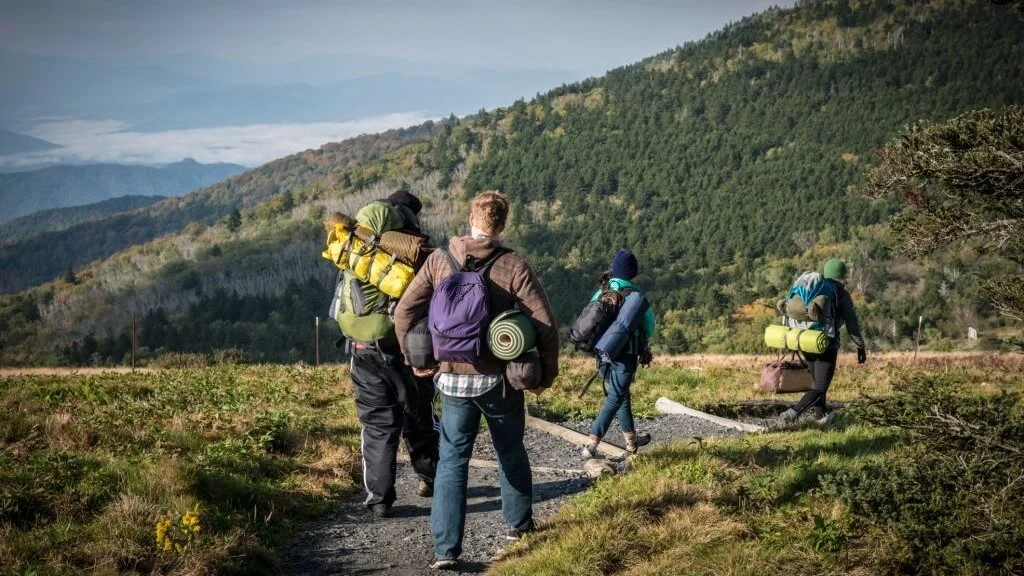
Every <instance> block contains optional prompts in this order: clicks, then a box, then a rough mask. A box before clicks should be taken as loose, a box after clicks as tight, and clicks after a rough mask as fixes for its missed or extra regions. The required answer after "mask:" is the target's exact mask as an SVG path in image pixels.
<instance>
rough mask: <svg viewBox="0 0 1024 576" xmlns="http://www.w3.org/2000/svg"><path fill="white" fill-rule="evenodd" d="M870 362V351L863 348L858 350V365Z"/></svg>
mask: <svg viewBox="0 0 1024 576" xmlns="http://www.w3.org/2000/svg"><path fill="white" fill-rule="evenodd" d="M867 360H868V351H867V350H865V349H863V348H857V364H863V363H865V362H867Z"/></svg>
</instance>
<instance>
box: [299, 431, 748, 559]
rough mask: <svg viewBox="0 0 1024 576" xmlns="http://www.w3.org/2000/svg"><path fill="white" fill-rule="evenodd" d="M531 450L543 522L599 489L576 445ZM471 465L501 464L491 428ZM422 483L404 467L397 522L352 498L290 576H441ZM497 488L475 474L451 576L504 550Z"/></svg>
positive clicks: (531, 445)
mask: <svg viewBox="0 0 1024 576" xmlns="http://www.w3.org/2000/svg"><path fill="white" fill-rule="evenodd" d="M560 424H562V425H563V426H566V427H568V428H572V429H574V430H578V431H581V432H584V433H586V431H587V427H588V426H589V422H562V423H560ZM616 426H617V424H615V423H613V428H612V432H609V434H608V436H607V437H606V440H607V441H609V442H610V443H612V444H616V445H619V446H622V445H623V442H622V436H621V434H619V432H618V428H617V427H616ZM637 429H638V430H641V431H647V432H650V433H651V436H652V439H653V440H652V445H655V446H656V445H659V444H664V443H667V442H669V441H671V440H672V439H682V438H688V437H694V436H699V437H710V436H738V435H739V434H740V432H738V431H736V430H729V429H726V428H722V427H720V426H717V425H715V424H712V423H710V422H705V421H703V420H699V419H696V418H690V417H688V416H674V415H673V416H662V417H660V418H655V419H643V420H640V419H638V420H637ZM526 448H527V450H528V451H529V453H530V464H531V465H532V466H534V467H546V468H551V469H553V470H550V471H547V472H545V473H537V472H534V474H533V483H534V506H533V513H534V517H535V518H537V519H539V520H543V519H544V518H546V517H549V516H551V515H552V514H553V513H554V512H555V511H556V510H558V508H559V507H560V506H561V505H562V503H563V502H564V501H565V500H566V498H568V497H570V496H572V495H573V494H577V493H579V492H582V491H583V490H586V489H587V488H588V487H590V485H591V483H592V482H593V481H592V480H591V479H590V478H588V477H586V476H585V475H583V474H582V473H580V472H573V470H577V471H578V470H579V469H581V468H582V465H583V462H582V459H581V457H580V449H579V447H578V446H576V445H574V444H572V443H570V442H567V441H565V440H562V439H561V438H557V437H554V436H552V435H550V434H546V433H543V432H539V431H537V430H533V429H527V431H526ZM473 458H477V459H482V460H491V461H493V460H495V454H494V449H493V448H492V447H491V441H490V435H489V434H488V433H487V431H486V429H481V431H480V435H479V436H478V438H477V443H476V447H475V449H474V452H473ZM561 470H564V471H565V472H560V471H561ZM416 482H417V478H416V475H415V474H414V473H413V471H412V468H411V467H410V466H409V465H408V464H401V463H400V464H399V466H398V479H397V485H396V490H397V491H398V501H397V502H395V505H394V507H393V508H392V513H393V516H392V517H390V518H386V519H383V520H377V519H374V518H373V517H372V516H371V515H370V513H369V512H368V511H367V510H366V508H365V507H364V506H363V505H362V495H361V494H360V495H358V496H356V497H353V498H352V499H350V500H348V501H346V502H344V503H343V504H342V505H341V507H340V508H339V510H338V511H337V512H336V513H335V514H333V515H332V516H331V517H329V518H326V519H324V520H321V521H319V522H317V523H315V524H313V525H312V526H311V527H310V528H309V529H308V530H306V531H305V532H304V533H302V534H301V535H300V536H299V537H298V538H296V539H295V540H294V541H293V542H292V544H291V546H290V547H289V548H288V550H287V551H286V552H285V563H284V571H285V573H286V574H298V575H309V576H313V575H326V574H343V575H369V574H376V575H384V574H395V575H399V576H419V575H427V574H438V572H435V571H432V570H430V569H428V567H427V566H428V564H429V563H430V561H431V560H432V559H433V539H432V538H431V535H430V499H429V498H420V497H419V496H417V495H416ZM498 485H499V479H498V470H496V469H488V468H470V471H469V500H468V503H467V510H468V514H467V518H466V531H465V534H466V536H465V540H464V542H463V550H464V551H463V554H462V558H461V560H462V562H461V564H460V567H461V570H462V571H461V572H446V573H447V574H478V573H482V572H484V571H485V570H486V569H487V563H488V561H489V560H490V559H491V558H492V557H493V556H494V554H495V553H496V552H497V551H498V550H499V549H500V548H501V547H503V546H504V545H505V533H506V531H507V526H506V525H505V522H504V520H503V519H502V517H501V500H500V497H499V489H498Z"/></svg>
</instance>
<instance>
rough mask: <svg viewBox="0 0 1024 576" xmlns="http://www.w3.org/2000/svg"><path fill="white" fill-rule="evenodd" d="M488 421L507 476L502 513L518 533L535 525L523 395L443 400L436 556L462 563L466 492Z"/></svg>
mask: <svg viewBox="0 0 1024 576" xmlns="http://www.w3.org/2000/svg"><path fill="white" fill-rule="evenodd" d="M481 415H483V417H484V418H486V419H487V428H488V430H490V431H491V441H492V442H493V443H494V451H495V452H496V453H497V454H498V463H499V464H500V476H501V512H502V515H504V517H505V522H507V523H508V525H509V526H511V527H512V528H514V529H516V530H528V529H530V528H531V527H532V525H533V508H532V504H533V476H532V475H531V473H530V458H529V456H527V454H526V446H525V445H524V444H523V433H524V431H525V429H526V412H525V410H524V404H523V392H522V391H519V390H513V389H512V388H511V387H510V386H508V385H507V384H504V383H502V384H500V385H498V386H495V387H494V388H493V389H492V390H490V391H488V392H486V393H485V394H483V395H481V396H477V397H476V398H456V397H454V396H448V395H445V394H442V395H441V459H440V461H439V462H438V463H437V476H436V477H435V478H434V501H433V504H432V506H431V508H430V530H431V533H433V535H434V555H435V556H436V557H438V558H458V557H459V555H460V554H462V535H463V532H464V531H465V529H466V488H467V478H468V476H469V459H470V457H471V456H472V455H473V444H475V443H476V435H477V432H479V431H480V416H481Z"/></svg>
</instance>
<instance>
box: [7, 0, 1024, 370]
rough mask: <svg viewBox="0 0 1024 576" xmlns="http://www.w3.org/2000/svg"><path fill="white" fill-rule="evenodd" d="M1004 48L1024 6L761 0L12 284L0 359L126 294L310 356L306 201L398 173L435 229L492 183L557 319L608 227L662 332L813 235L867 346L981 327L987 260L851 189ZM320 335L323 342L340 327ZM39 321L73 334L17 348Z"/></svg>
mask: <svg viewBox="0 0 1024 576" xmlns="http://www.w3.org/2000/svg"><path fill="white" fill-rule="evenodd" d="M1022 46H1024V23H1022V22H1021V21H1020V20H1019V19H1016V18H1013V17H1010V16H1009V11H1008V9H1007V8H1005V7H1000V6H994V5H990V4H986V3H975V2H970V3H968V2H962V3H958V2H882V1H876V2H860V3H849V2H845V1H824V2H807V3H801V4H799V5H798V6H797V7H796V8H794V9H789V10H771V11H768V12H765V13H763V14H760V15H756V16H753V17H750V18H747V19H744V20H743V21H741V22H739V23H737V24H734V25H731V26H729V27H727V28H726V29H724V30H722V31H720V32H716V33H714V34H712V35H710V36H709V37H708V38H706V39H705V40H703V41H700V42H695V43H692V44H688V45H686V46H683V47H680V48H678V49H675V50H671V51H668V52H665V53H663V54H660V55H657V56H655V57H652V58H650V59H648V60H645V61H643V62H640V63H637V64H634V65H631V66H626V67H623V68H619V69H616V70H613V71H611V72H609V73H608V74H607V75H606V76H604V77H601V78H596V79H591V80H587V81H585V82H581V83H578V84H573V85H569V86H563V87H560V88H557V89H555V90H552V91H551V92H549V93H547V94H544V95H541V96H539V97H538V98H536V99H534V100H532V101H530V102H525V101H519V102H516V103H514V104H513V105H511V106H509V107H507V108H502V109H498V110H494V111H491V112H481V113H479V114H476V115H473V116H469V117H466V118H463V119H461V120H459V121H457V122H455V121H453V122H449V123H445V124H444V125H443V126H441V127H439V129H438V130H437V132H436V134H435V135H434V136H433V137H432V138H431V139H430V140H429V141H427V142H424V143H418V144H413V145H410V146H406V147H405V148H401V149H398V150H395V151H394V152H391V153H390V154H387V155H385V156H383V157H382V158H380V159H379V160H376V161H368V162H364V163H361V164H357V165H350V166H347V167H344V168H340V167H339V168H338V169H336V170H335V172H334V173H333V175H332V177H331V178H329V179H328V180H320V181H317V180H316V179H315V178H308V179H306V180H305V185H304V186H301V187H300V186H295V185H294V184H290V185H289V184H286V185H283V186H281V187H279V188H278V191H279V192H280V193H279V194H277V195H276V196H272V197H268V196H263V198H265V200H264V201H263V202H262V203H253V204H250V207H248V208H243V209H242V211H241V213H240V216H241V218H239V219H238V221H237V222H235V223H234V224H231V223H230V222H228V221H225V220H220V221H219V222H217V221H216V220H211V219H207V220H205V221H204V222H203V223H201V224H195V225H194V226H190V227H189V230H188V231H186V232H185V233H182V234H177V235H173V236H167V237H165V238H162V239H159V240H157V241H154V242H150V243H148V244H145V245H141V246H136V247H134V248H132V249H130V250H128V251H125V252H122V253H120V254H118V255H117V256H115V257H114V258H111V259H108V260H107V261H105V262H102V263H96V264H93V265H90V266H89V267H87V268H86V269H84V270H80V271H79V270H76V272H78V274H77V277H75V278H69V279H67V280H68V281H67V282H63V281H62V282H58V283H55V284H50V285H47V286H44V287H41V288H38V289H35V290H32V291H29V292H25V293H22V294H19V295H17V296H14V297H10V298H8V299H7V300H6V301H5V303H4V307H3V309H2V311H0V320H2V321H3V322H4V324H2V325H0V330H2V331H5V332H6V334H7V336H6V337H5V342H4V345H5V346H9V344H10V343H12V342H20V343H22V344H20V345H18V346H16V347H15V348H14V349H8V348H5V350H4V359H3V360H4V362H29V361H40V360H43V361H51V362H55V361H65V362H66V361H69V360H71V361H90V360H92V361H95V360H100V361H103V360H104V359H114V361H119V360H121V359H122V358H123V355H124V352H125V350H126V348H125V341H126V338H127V332H126V328H125V327H126V320H127V317H128V314H129V310H131V311H134V312H135V313H136V314H138V315H139V317H140V318H142V326H141V333H140V335H141V337H142V344H143V346H144V347H145V348H146V351H147V352H149V353H156V352H161V351H208V350H210V349H216V348H227V347H238V348H243V349H246V350H247V351H248V352H249V353H250V355H251V357H253V358H254V359H263V360H286V359H306V360H307V361H309V360H311V359H312V349H313V343H312V341H311V333H312V328H311V320H312V316H314V315H320V316H324V310H325V306H326V303H327V300H329V292H330V290H331V286H330V284H331V280H332V277H333V272H332V270H331V269H330V267H329V265H328V264H326V263H325V262H322V261H321V259H320V258H319V248H320V246H319V244H320V243H321V242H322V238H321V237H320V234H321V233H320V230H319V226H318V219H319V218H320V217H321V216H322V214H323V213H324V212H325V211H326V210H331V209H336V208H344V209H347V210H351V209H353V208H354V207H356V206H357V205H358V203H359V202H361V201H364V200H366V199H368V198H372V197H375V196H383V195H385V194H386V193H387V192H388V191H389V190H392V189H393V188H395V187H397V186H399V185H401V184H406V185H411V187H412V188H413V190H414V191H416V192H417V193H419V194H421V195H423V196H424V197H425V198H426V199H427V208H426V209H425V210H426V215H427V217H428V224H430V225H431V227H432V229H433V230H435V231H441V232H442V233H452V232H454V231H455V230H456V229H457V228H456V225H457V224H460V223H461V221H462V220H463V219H464V215H465V213H464V211H462V210H464V208H463V205H464V199H465V198H466V197H468V195H469V194H472V193H474V192H476V191H478V190H482V189H486V188H491V187H496V188H501V189H504V190H505V191H507V192H508V193H509V194H510V195H511V196H512V197H513V199H514V201H515V206H516V209H515V211H514V213H513V216H512V220H511V222H510V226H509V230H508V235H507V236H508V241H509V243H510V244H511V245H513V246H514V247H515V248H516V249H517V251H518V252H520V253H521V254H522V255H524V256H525V257H526V258H527V259H528V260H529V261H530V262H531V263H532V264H533V265H534V267H535V268H536V269H537V270H538V273H539V274H540V276H541V277H542V279H543V281H544V283H545V285H546V286H547V288H548V292H549V294H550V295H551V297H552V301H553V304H554V306H555V309H556V314H557V316H558V318H559V320H560V321H561V322H563V323H565V322H567V321H569V320H570V319H571V317H572V315H573V314H574V313H575V312H576V311H577V309H578V307H579V306H580V305H581V302H582V301H583V300H584V299H585V298H586V296H587V295H588V294H589V291H590V290H591V289H592V288H593V282H594V279H595V278H596V276H597V274H598V273H599V272H600V271H601V270H602V269H603V268H605V267H606V266H607V265H608V260H609V259H610V257H611V254H612V253H613V252H614V249H615V248H617V247H619V246H628V247H630V248H632V249H633V250H634V251H635V252H636V253H637V254H638V256H639V258H640V262H641V275H640V276H639V277H638V281H639V283H640V284H641V286H643V287H644V288H645V289H646V291H647V292H648V293H649V295H650V298H651V300H652V302H653V303H654V305H655V309H656V310H657V312H658V314H659V320H660V328H659V334H658V337H657V338H656V339H655V345H656V346H657V347H659V348H660V349H662V350H665V351H671V352H678V351H697V350H715V351H728V350H747V351H752V350H757V349H758V346H759V344H758V336H759V331H760V329H761V328H762V327H763V325H764V323H765V322H767V321H769V320H770V317H771V312H770V311H767V310H768V309H767V308H765V307H764V306H763V305H764V304H765V303H767V302H768V301H769V300H770V299H771V298H774V297H776V296H777V295H778V294H779V293H780V292H781V291H783V290H784V289H785V288H786V286H788V283H789V282H790V281H791V280H792V277H793V275H794V274H795V273H797V272H798V271H799V270H801V269H805V268H811V267H815V266H817V265H820V262H819V260H822V259H824V258H826V257H829V256H842V257H845V258H847V259H848V260H849V261H850V262H851V264H852V267H853V269H854V271H855V276H856V279H855V280H854V281H853V282H852V284H853V285H854V287H855V296H856V297H857V298H858V301H859V302H861V304H862V309H863V316H864V318H863V319H864V324H865V329H866V331H867V332H868V334H867V335H868V338H869V340H870V341H872V342H873V343H874V344H875V345H883V346H884V345H900V343H901V342H903V341H904V340H905V339H906V338H907V337H908V334H909V332H910V331H912V330H913V326H912V322H911V320H910V318H913V324H916V317H917V316H918V315H927V316H928V318H929V320H928V322H929V323H928V324H926V327H927V328H928V329H929V330H931V331H932V333H931V337H930V338H931V340H932V341H934V342H939V341H943V340H944V339H945V340H948V339H950V338H952V337H959V335H960V332H961V331H962V329H963V327H964V326H966V325H972V326H978V327H980V328H982V329H983V330H988V329H990V331H991V333H996V331H997V330H999V329H1000V328H999V326H1000V323H999V321H998V320H996V319H993V318H992V314H991V310H989V309H987V308H986V306H985V304H984V302H979V301H978V300H977V298H976V296H975V294H976V293H975V290H974V287H975V286H976V282H973V281H972V280H971V271H972V270H974V269H976V268H977V267H979V266H998V265H999V263H998V262H994V261H989V260H985V259H982V258H977V257H976V256H975V255H974V254H971V253H970V252H963V253H956V254H948V255H943V256H940V257H938V258H936V259H935V260H932V261H930V262H927V263H924V264H911V263H908V262H903V261H894V260H893V259H892V257H891V256H890V254H889V251H888V248H887V247H886V246H885V244H884V242H883V239H884V237H885V228H884V226H879V224H880V223H882V222H884V221H885V218H886V216H887V215H888V213H889V212H890V209H891V207H890V206H888V205H886V204H884V203H872V202H869V201H868V200H866V199H864V198H858V197H853V196H850V195H849V194H848V193H847V189H848V187H850V186H851V185H853V184H856V183H857V182H859V181H860V180H861V178H862V176H861V173H862V169H863V166H864V165H865V164H867V163H870V162H872V161H873V160H872V150H873V149H875V148H878V147H880V146H882V145H883V144H884V143H885V142H886V141H888V140H889V139H891V138H892V137H893V136H894V135H895V134H896V133H897V131H898V130H899V129H900V128H901V127H903V126H905V125H907V124H909V123H911V122H914V121H916V120H918V119H922V118H931V119H944V118H948V117H951V116H954V115H957V114H960V113H962V112H964V111H966V110H969V109H972V108H979V107H985V106H998V105H1002V104H1006V103H1012V102H1020V101H1022V100H1024V57H1022V56H1024V53H1022ZM453 201H454V202H456V203H457V204H456V205H455V206H454V207H453V206H452V202H453ZM222 214H223V213H222ZM211 224H212V225H211ZM63 269H64V267H60V268H59V270H61V271H62V270H63ZM766 311H767V312H766ZM321 337H322V339H323V340H324V342H322V343H321V344H322V346H325V345H326V342H327V340H329V339H332V338H333V337H336V334H331V335H327V334H324V335H322V336H321ZM18 338H20V339H18ZM53 341H57V342H63V343H68V342H72V341H74V345H73V346H70V347H65V348H64V353H63V355H57V356H54V355H46V354H40V353H36V352H32V350H33V346H34V345H35V346H36V347H37V348H40V347H41V346H42V343H43V342H46V343H52V342H53ZM50 348H51V346H47V347H46V349H50ZM322 349H325V348H322Z"/></svg>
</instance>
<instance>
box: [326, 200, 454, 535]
mask: <svg viewBox="0 0 1024 576" xmlns="http://www.w3.org/2000/svg"><path fill="white" fill-rule="evenodd" d="M421 208H422V204H421V203H420V200H419V199H418V198H416V196H414V195H412V194H410V193H409V192H407V191H405V190H399V191H398V192H395V193H394V194H392V195H391V196H390V197H389V198H388V199H387V200H381V201H377V202H375V203H371V204H369V205H367V207H364V208H363V209H362V210H360V211H359V215H361V216H363V221H360V222H359V224H360V225H363V226H366V227H368V228H370V229H372V230H373V232H374V233H375V234H383V233H384V232H388V231H390V230H394V229H400V230H409V231H417V232H418V231H419V224H418V222H417V219H416V218H417V215H418V214H419V212H420V209H421ZM357 219H358V217H357ZM351 221H352V219H351V218H349V217H346V216H344V215H340V214H332V215H331V216H329V217H328V222H326V223H325V224H327V225H328V229H332V228H333V225H334V224H335V223H343V224H352V222H351ZM389 222H391V223H395V222H401V225H400V227H397V228H396V226H395V225H394V224H391V225H389V224H388V223H389ZM385 228H387V229H385ZM340 282H341V283H344V285H342V286H340V287H339V288H340V290H338V291H336V294H338V295H340V296H337V297H339V298H340V299H341V301H342V305H341V306H340V310H339V311H338V313H337V316H338V323H339V325H340V326H341V329H342V332H343V333H344V334H345V338H346V340H347V341H348V347H349V351H350V353H351V357H352V360H351V373H352V384H353V385H354V387H355V403H356V413H357V415H358V416H359V422H360V424H362V432H361V438H360V441H361V446H362V457H363V486H364V487H365V489H366V501H365V504H366V506H367V507H368V508H369V509H370V511H371V512H372V513H373V515H374V516H376V517H378V518H380V517H385V516H387V515H388V514H389V513H390V510H391V505H392V504H393V503H394V501H395V499H396V498H397V496H396V494H395V473H396V456H397V452H398V440H399V437H400V436H404V437H405V445H406V448H407V449H408V451H409V456H410V459H411V461H412V467H413V469H414V470H415V471H416V475H417V476H419V485H418V488H417V493H418V494H419V495H420V496H423V497H430V496H431V495H432V494H433V490H434V475H435V473H436V470H437V459H438V452H437V451H438V433H437V432H436V431H435V430H434V419H433V409H432V403H433V398H434V385H433V380H432V379H431V378H418V377H415V376H414V375H413V374H412V372H411V371H410V370H409V367H408V366H406V365H405V362H404V361H403V359H402V355H401V350H400V348H399V345H398V339H397V337H396V335H395V328H394V323H393V320H392V317H391V312H392V310H393V308H394V305H395V303H396V302H395V299H394V298H391V297H389V296H387V295H385V294H384V293H383V292H381V291H380V290H378V289H377V288H376V287H375V286H373V285H372V284H369V283H367V282H363V281H360V280H359V279H358V278H356V277H355V276H354V275H353V274H352V273H351V272H349V271H347V270H346V271H344V272H343V273H342V275H341V279H340Z"/></svg>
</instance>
